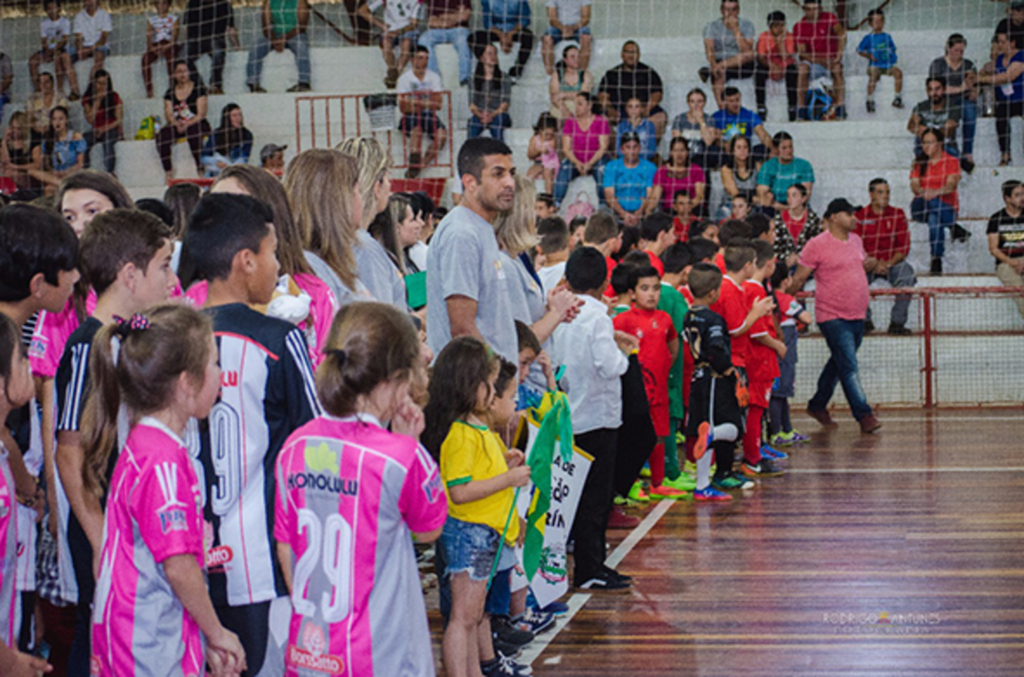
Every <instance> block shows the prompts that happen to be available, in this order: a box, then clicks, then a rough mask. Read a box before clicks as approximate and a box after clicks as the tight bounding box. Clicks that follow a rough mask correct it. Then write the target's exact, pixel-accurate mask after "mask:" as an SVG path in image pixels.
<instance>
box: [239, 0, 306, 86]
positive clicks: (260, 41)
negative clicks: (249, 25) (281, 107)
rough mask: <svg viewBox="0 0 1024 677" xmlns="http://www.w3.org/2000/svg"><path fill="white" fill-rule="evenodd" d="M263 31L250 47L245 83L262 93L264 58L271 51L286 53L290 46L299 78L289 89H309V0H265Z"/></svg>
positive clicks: (262, 13) (261, 12) (262, 12)
mask: <svg viewBox="0 0 1024 677" xmlns="http://www.w3.org/2000/svg"><path fill="white" fill-rule="evenodd" d="M260 14H261V17H262V25H263V32H262V34H261V35H260V36H259V37H258V38H256V44H254V45H253V46H252V49H250V50H249V63H247V64H246V66H245V82H246V84H248V85H249V91H250V92H253V93H263V92H266V91H267V90H265V89H263V87H261V86H260V76H261V75H262V73H263V59H265V58H266V57H267V54H270V52H271V50H273V51H275V52H278V53H280V52H283V51H284V50H285V48H286V47H287V48H288V49H289V50H290V51H291V53H292V54H294V55H295V65H296V67H297V68H298V71H299V81H298V83H296V84H295V85H292V86H291V87H289V88H288V91H289V92H308V91H310V90H311V89H312V86H311V85H310V82H311V81H312V79H313V75H312V71H311V66H310V62H309V35H307V34H306V29H307V28H308V26H309V3H308V2H307V0H263V8H262V10H261V11H260Z"/></svg>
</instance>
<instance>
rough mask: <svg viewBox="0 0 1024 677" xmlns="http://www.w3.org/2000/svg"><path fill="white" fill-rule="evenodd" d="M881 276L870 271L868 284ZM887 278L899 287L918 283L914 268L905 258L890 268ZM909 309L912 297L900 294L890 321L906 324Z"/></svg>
mask: <svg viewBox="0 0 1024 677" xmlns="http://www.w3.org/2000/svg"><path fill="white" fill-rule="evenodd" d="M879 277H882V276H881V275H875V274H874V273H868V284H871V283H872V282H874V281H875V280H876V279H878V278H879ZM885 279H886V281H887V282H888V283H889V284H890V285H892V286H893V287H894V288H897V289H898V288H900V287H914V286H916V285H917V278H916V277H915V276H914V268H913V267H912V266H911V265H910V264H909V263H907V262H906V261H905V260H904V261H900V262H899V263H897V264H896V265H895V266H893V267H891V268H889V273H888V274H887V275H886V276H885ZM909 309H910V297H909V296H906V295H904V294H900V295H899V296H897V297H896V302H895V303H894V304H893V306H892V316H891V317H890V319H889V322H890V323H891V324H895V325H898V326H900V327H902V326H904V325H906V324H907V315H908V314H909V313H908V311H909ZM867 319H869V320H870V319H871V308H868V318H867Z"/></svg>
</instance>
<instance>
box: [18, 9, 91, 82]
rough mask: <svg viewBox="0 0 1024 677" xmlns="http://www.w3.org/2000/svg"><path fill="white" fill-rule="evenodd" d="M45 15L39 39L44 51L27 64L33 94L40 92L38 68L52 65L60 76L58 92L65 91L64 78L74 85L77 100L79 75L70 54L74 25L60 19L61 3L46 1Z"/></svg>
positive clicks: (36, 54)
mask: <svg viewBox="0 0 1024 677" xmlns="http://www.w3.org/2000/svg"><path fill="white" fill-rule="evenodd" d="M43 11H44V12H46V18H45V19H43V20H42V21H41V22H40V23H39V39H40V42H41V43H42V49H40V50H39V51H38V52H36V53H35V54H33V55H32V57H31V58H30V59H29V60H28V74H29V77H30V78H32V89H33V91H36V92H38V91H39V64H43V63H52V64H53V71H54V73H56V75H57V89H58V91H60V92H63V91H64V76H65V75H66V76H67V78H68V84H69V85H71V96H72V99H73V100H78V98H79V94H78V74H77V73H75V69H74V68H72V67H71V55H70V54H69V53H68V47H69V44H68V42H69V40H70V39H71V22H70V21H68V18H67V17H66V16H61V8H60V2H59V0H43Z"/></svg>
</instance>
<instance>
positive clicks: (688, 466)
mask: <svg viewBox="0 0 1024 677" xmlns="http://www.w3.org/2000/svg"><path fill="white" fill-rule="evenodd" d="M683 472H684V473H686V474H687V475H694V474H696V473H697V464H696V463H694V462H693V461H687V462H686V463H684V464H683Z"/></svg>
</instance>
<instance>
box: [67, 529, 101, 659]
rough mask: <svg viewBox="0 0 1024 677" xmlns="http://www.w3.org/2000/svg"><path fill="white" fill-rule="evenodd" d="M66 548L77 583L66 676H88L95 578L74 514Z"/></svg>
mask: <svg viewBox="0 0 1024 677" xmlns="http://www.w3.org/2000/svg"><path fill="white" fill-rule="evenodd" d="M68 549H69V550H70V551H71V563H72V564H73V565H74V567H75V582H76V583H77V584H78V613H77V615H76V617H75V637H74V639H73V640H72V641H71V653H70V655H69V656H68V671H67V675H68V677H89V670H90V660H89V659H90V657H91V656H92V649H91V646H92V641H91V639H92V598H93V593H94V592H95V591H96V579H95V578H93V575H92V546H91V545H90V544H89V539H88V537H86V535H85V531H84V530H83V529H82V525H81V524H79V523H78V520H77V519H75V517H74V515H72V516H71V517H70V519H69V520H68Z"/></svg>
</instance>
